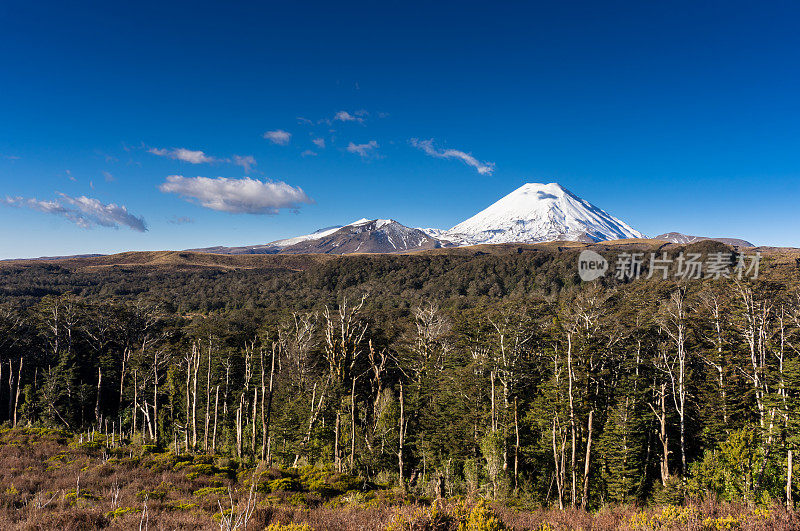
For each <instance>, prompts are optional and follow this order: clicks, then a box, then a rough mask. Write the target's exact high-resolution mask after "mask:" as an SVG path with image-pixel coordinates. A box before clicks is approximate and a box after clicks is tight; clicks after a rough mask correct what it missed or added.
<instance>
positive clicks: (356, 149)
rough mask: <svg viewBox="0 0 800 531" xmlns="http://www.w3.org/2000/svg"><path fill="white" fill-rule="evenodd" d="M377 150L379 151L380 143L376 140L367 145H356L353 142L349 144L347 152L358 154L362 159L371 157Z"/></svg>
mask: <svg viewBox="0 0 800 531" xmlns="http://www.w3.org/2000/svg"><path fill="white" fill-rule="evenodd" d="M376 149H378V143H377V142H376V141H375V140H370V141H369V142H367V143H366V144H354V143H353V142H350V143H349V144H347V151H349V152H350V153H356V154H358V155H360V156H361V157H369V156H370V155H372V154H374V153H375V150H376Z"/></svg>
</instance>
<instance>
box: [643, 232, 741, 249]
mask: <svg viewBox="0 0 800 531" xmlns="http://www.w3.org/2000/svg"><path fill="white" fill-rule="evenodd" d="M654 239H656V240H666V241H668V242H670V243H679V244H687V243H696V242H701V241H705V240H713V241H715V242H722V243H724V244H726V245H733V246H734V247H755V245H754V244H752V243H750V242H749V241H747V240H741V239H739V238H709V237H706V236H689V235H688V234H681V233H680V232H667V233H665V234H661V235H659V236H656V237H655V238H654Z"/></svg>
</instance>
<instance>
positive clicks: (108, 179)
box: [103, 171, 114, 183]
mask: <svg viewBox="0 0 800 531" xmlns="http://www.w3.org/2000/svg"><path fill="white" fill-rule="evenodd" d="M103 178H104V179H105V180H106V182H107V183H110V182H114V176H113V175H111V172H107V171H104V172H103Z"/></svg>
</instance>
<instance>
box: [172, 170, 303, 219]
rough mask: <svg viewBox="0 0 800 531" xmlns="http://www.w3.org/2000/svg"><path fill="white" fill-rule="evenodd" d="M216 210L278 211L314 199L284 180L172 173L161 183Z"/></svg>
mask: <svg viewBox="0 0 800 531" xmlns="http://www.w3.org/2000/svg"><path fill="white" fill-rule="evenodd" d="M158 188H159V190H161V191H162V192H165V193H172V194H178V195H180V196H181V197H183V198H184V199H187V200H190V201H196V202H198V203H199V204H200V205H202V206H204V207H206V208H210V209H212V210H219V211H221V212H231V213H234V214H277V213H278V212H279V211H280V209H282V208H289V209H297V208H299V207H300V204H302V203H313V200H312V199H311V198H310V197H308V196H307V195H306V193H305V192H304V191H303V190H302V189H301V188H298V187H294V186H290V185H288V184H286V183H284V182H281V181H260V180H258V179H250V178H249V177H245V178H243V179H228V178H225V177H216V178H210V177H184V176H182V175H170V176H169V177H167V180H166V181H165V182H163V183H162V184H161V185H160V186H159V187H158Z"/></svg>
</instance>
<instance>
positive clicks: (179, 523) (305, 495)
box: [0, 428, 800, 531]
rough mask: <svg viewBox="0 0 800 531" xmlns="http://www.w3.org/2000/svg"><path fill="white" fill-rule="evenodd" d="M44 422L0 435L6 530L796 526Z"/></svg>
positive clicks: (783, 515) (740, 509) (701, 530)
mask: <svg viewBox="0 0 800 531" xmlns="http://www.w3.org/2000/svg"><path fill="white" fill-rule="evenodd" d="M115 442H116V443H117V444H108V443H109V441H106V440H105V438H104V437H102V436H95V437H94V438H93V440H92V437H91V436H88V437H87V435H86V434H83V435H82V436H75V435H73V434H70V433H67V432H62V431H57V430H48V429H38V428H21V429H4V430H0V485H1V487H0V528H2V529H31V530H34V529H42V530H44V529H58V530H63V531H68V530H85V529H225V530H232V529H240V530H241V529H248V530H251V529H258V530H263V529H270V530H271V531H279V530H287V531H288V530H292V529H294V530H296V531H300V530H302V531H310V530H334V531H335V530H342V531H351V530H361V529H366V530H369V529H375V530H384V529H385V530H392V531H401V530H432V531H439V530H441V531H450V530H452V531H473V530H474V531H478V530H480V531H484V530H485V531H500V530H505V529H533V530H541V531H550V530H567V529H583V530H610V529H627V530H632V531H639V530H641V531H645V530H657V529H663V530H668V529H669V530H671V529H675V530H677V529H691V530H698V531H711V530H722V529H741V530H767V529H776V530H789V529H800V521H798V518H797V516H796V515H795V513H793V512H787V511H785V510H783V509H782V508H780V507H778V506H776V507H771V508H758V507H750V506H745V505H731V504H728V505H721V504H717V503H714V502H711V501H706V502H697V503H687V504H684V505H683V506H671V505H669V506H660V507H653V508H648V509H646V510H645V509H638V510H637V509H635V508H631V507H612V508H608V509H603V510H600V511H597V512H586V511H581V510H577V509H570V510H565V511H558V510H554V509H527V510H521V509H515V508H511V507H508V506H504V505H499V504H489V503H487V502H484V501H475V500H466V499H451V500H439V501H434V502H430V501H427V500H424V499H413V498H412V499H409V498H403V497H400V496H399V495H398V494H396V492H395V491H393V490H391V489H389V488H387V487H385V486H381V485H376V484H372V483H370V482H366V481H364V480H361V479H358V478H355V477H353V476H349V475H347V474H339V473H336V472H333V471H332V470H331V469H330V468H325V467H303V468H292V469H279V468H266V467H259V466H255V467H248V466H247V464H246V463H243V462H241V461H237V460H234V459H230V458H227V457H222V456H213V455H204V454H191V455H190V454H183V455H175V454H174V453H172V452H170V451H163V450H160V449H158V448H156V447H154V446H148V445H135V444H129V443H127V442H123V444H121V445H120V444H119V442H118V441H115Z"/></svg>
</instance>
